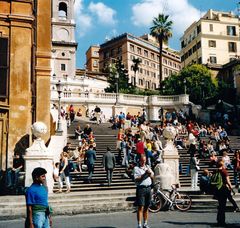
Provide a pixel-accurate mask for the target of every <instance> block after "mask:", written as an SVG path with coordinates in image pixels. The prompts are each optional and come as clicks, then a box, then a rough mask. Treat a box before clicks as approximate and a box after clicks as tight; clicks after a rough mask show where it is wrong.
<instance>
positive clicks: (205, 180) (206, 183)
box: [199, 169, 211, 194]
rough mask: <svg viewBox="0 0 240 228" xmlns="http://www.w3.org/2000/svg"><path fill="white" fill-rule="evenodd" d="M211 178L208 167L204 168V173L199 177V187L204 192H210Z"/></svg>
mask: <svg viewBox="0 0 240 228" xmlns="http://www.w3.org/2000/svg"><path fill="white" fill-rule="evenodd" d="M210 178H211V175H210V173H209V171H208V169H204V170H203V173H202V175H201V177H200V179H199V187H200V191H201V193H202V194H210V193H211V188H210Z"/></svg>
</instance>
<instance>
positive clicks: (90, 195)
mask: <svg viewBox="0 0 240 228" xmlns="http://www.w3.org/2000/svg"><path fill="white" fill-rule="evenodd" d="M79 123H80V125H81V128H84V126H85V124H87V123H88V122H85V121H80V122H77V121H76V122H73V124H72V125H71V126H70V128H69V131H68V132H69V135H68V138H69V141H70V142H71V144H72V147H73V148H75V147H76V146H78V141H77V140H76V139H74V134H73V133H74V129H75V127H76V126H77V125H78V124H79ZM90 124H91V126H92V128H93V131H94V135H95V137H96V143H97V152H96V153H97V160H96V164H95V173H94V175H93V183H91V184H89V183H87V181H86V179H87V176H88V174H87V171H83V173H82V174H79V173H71V184H72V189H71V193H69V194H65V193H62V194H54V193H53V194H50V196H49V202H50V204H51V206H52V207H53V210H54V215H61V214H66V215H73V214H81V213H97V212H109V211H111V212H113V211H124V210H133V209H134V205H133V202H134V200H135V185H134V182H133V181H132V180H131V179H127V178H123V174H124V173H125V168H123V167H121V165H117V167H116V169H115V170H114V174H113V182H112V185H111V186H110V187H108V186H107V183H106V181H105V180H106V177H105V171H104V170H103V168H102V156H103V154H104V153H105V152H106V147H107V146H110V147H111V149H112V151H113V153H114V154H115V155H117V151H116V148H115V147H116V135H117V130H112V129H111V128H110V126H111V125H110V124H108V123H106V124H102V125H95V124H93V123H90ZM230 138H231V146H232V149H233V150H235V149H236V148H240V142H239V137H238V136H232V137H230ZM163 143H164V142H163ZM179 155H180V162H181V163H182V166H183V173H182V174H180V183H181V188H180V192H184V193H187V194H189V195H190V196H191V197H192V202H193V203H192V208H191V209H190V211H195V212H199V213H201V212H202V211H206V212H207V211H209V212H210V211H216V209H217V201H216V200H213V199H212V196H210V195H200V192H199V191H191V190H190V185H191V180H190V175H186V168H187V165H188V164H189V154H187V150H179ZM230 156H232V155H230ZM200 167H201V170H200V175H201V173H202V171H203V169H204V168H208V161H207V160H206V161H204V160H201V162H200ZM209 170H211V168H209ZM230 174H231V180H233V177H232V176H233V175H232V171H230ZM200 175H199V176H200ZM54 190H57V183H55V186H54ZM234 198H235V200H237V202H238V203H239V202H240V195H239V194H236V195H235V196H234ZM228 210H229V211H231V210H232V208H231V205H230V204H229V203H228ZM25 215H26V209H25V199H24V196H0V220H3V219H14V218H19V217H24V216H25Z"/></svg>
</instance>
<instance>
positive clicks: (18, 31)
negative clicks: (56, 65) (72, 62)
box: [0, 0, 51, 170]
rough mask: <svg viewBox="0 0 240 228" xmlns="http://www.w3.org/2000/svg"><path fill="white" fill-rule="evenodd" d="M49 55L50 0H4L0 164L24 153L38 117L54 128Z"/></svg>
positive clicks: (0, 3)
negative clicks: (51, 118)
mask: <svg viewBox="0 0 240 228" xmlns="http://www.w3.org/2000/svg"><path fill="white" fill-rule="evenodd" d="M50 59H51V1H50V0H41V1H29V0H28V1H19V0H12V1H8V0H1V1H0V78H1V79H0V170H1V169H3V170H5V169H6V168H8V167H10V166H11V162H12V159H13V157H12V156H13V155H14V153H23V154H24V153H25V150H26V148H27V147H29V144H30V143H31V142H30V139H29V134H30V131H31V125H32V124H33V123H34V122H35V121H42V122H44V123H45V124H46V125H47V127H48V129H50V103H49V99H50V91H49V87H50V72H51V67H50ZM49 137H50V131H48V133H47V134H46V135H45V141H47V140H48V139H49Z"/></svg>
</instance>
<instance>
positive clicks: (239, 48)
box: [180, 9, 240, 67]
mask: <svg viewBox="0 0 240 228" xmlns="http://www.w3.org/2000/svg"><path fill="white" fill-rule="evenodd" d="M239 38H240V37H239V19H238V17H237V16H236V15H234V14H232V13H229V12H219V11H213V10H211V9H210V10H209V11H208V12H207V13H206V14H205V15H204V16H203V17H202V18H200V19H199V21H197V22H194V23H193V24H192V25H191V26H190V27H189V28H188V29H187V30H186V31H185V32H184V35H183V36H182V37H181V39H180V40H181V62H182V67H184V66H187V65H189V64H191V63H202V64H214V65H216V64H217V65H223V64H226V63H228V62H230V61H231V60H233V59H235V58H238V57H239V56H240V42H239Z"/></svg>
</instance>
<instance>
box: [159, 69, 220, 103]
mask: <svg viewBox="0 0 240 228" xmlns="http://www.w3.org/2000/svg"><path fill="white" fill-rule="evenodd" d="M163 84H164V91H163V94H168V95H170V94H171V95H173V94H183V93H184V92H185V91H184V88H185V86H186V92H187V94H189V99H190V101H192V102H193V103H195V104H201V105H204V104H205V101H207V100H210V99H212V98H214V97H216V95H217V86H216V82H214V81H213V80H212V78H211V72H210V71H209V70H208V69H207V67H205V66H203V65H199V64H193V65H190V66H187V67H185V68H183V69H182V70H181V71H180V72H179V73H178V74H173V75H171V76H170V77H168V78H167V79H166V80H164V82H163Z"/></svg>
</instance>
